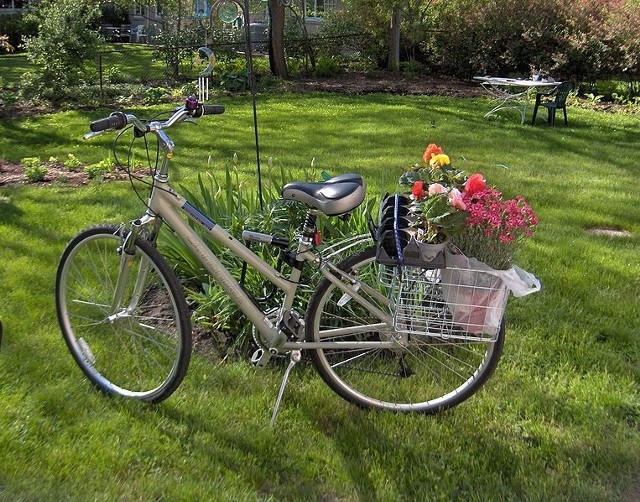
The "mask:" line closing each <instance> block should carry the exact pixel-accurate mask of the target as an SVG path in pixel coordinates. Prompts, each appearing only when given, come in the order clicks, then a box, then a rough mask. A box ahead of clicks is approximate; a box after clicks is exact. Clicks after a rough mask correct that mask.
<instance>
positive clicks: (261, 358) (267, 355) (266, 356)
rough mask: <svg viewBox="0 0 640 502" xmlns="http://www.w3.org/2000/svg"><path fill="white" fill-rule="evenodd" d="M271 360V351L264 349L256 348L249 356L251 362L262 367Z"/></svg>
mask: <svg viewBox="0 0 640 502" xmlns="http://www.w3.org/2000/svg"><path fill="white" fill-rule="evenodd" d="M270 360H271V352H269V351H268V350H264V349H258V350H256V351H255V352H254V353H253V355H252V356H251V364H253V365H254V366H256V367H258V368H264V367H265V366H266V365H267V363H268V362H269V361H270Z"/></svg>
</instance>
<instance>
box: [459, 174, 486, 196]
mask: <svg viewBox="0 0 640 502" xmlns="http://www.w3.org/2000/svg"><path fill="white" fill-rule="evenodd" d="M485 188H487V182H486V181H485V179H484V176H482V174H480V173H475V174H472V175H471V176H470V177H469V179H468V180H467V181H466V182H465V184H464V191H465V193H466V194H467V195H469V196H471V195H473V194H474V193H477V192H480V191H482V190H484V189H485Z"/></svg>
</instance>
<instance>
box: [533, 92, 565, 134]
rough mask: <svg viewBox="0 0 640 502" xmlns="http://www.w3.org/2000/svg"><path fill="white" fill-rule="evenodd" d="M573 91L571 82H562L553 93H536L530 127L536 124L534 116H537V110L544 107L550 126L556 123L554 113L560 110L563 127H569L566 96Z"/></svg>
mask: <svg viewBox="0 0 640 502" xmlns="http://www.w3.org/2000/svg"><path fill="white" fill-rule="evenodd" d="M572 90H573V82H562V83H561V84H560V85H559V86H558V87H556V88H555V89H554V90H553V91H551V92H548V93H544V92H538V93H536V104H535V105H534V107H533V119H532V120H531V125H533V124H535V122H536V115H537V114H538V108H539V107H540V106H544V107H545V108H546V109H547V112H548V117H547V122H549V124H551V125H555V123H556V111H557V110H562V111H563V112H564V125H566V126H567V125H569V122H568V121H567V96H568V95H569V93H570V92H571V91H572Z"/></svg>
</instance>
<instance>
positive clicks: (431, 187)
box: [429, 183, 447, 195]
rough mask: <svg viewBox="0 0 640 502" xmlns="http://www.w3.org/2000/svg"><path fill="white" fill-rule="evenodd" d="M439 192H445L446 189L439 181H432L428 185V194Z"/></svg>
mask: <svg viewBox="0 0 640 502" xmlns="http://www.w3.org/2000/svg"><path fill="white" fill-rule="evenodd" d="M439 193H447V189H446V188H445V187H443V186H442V185H441V184H440V183H432V184H431V185H429V195H437V194H439Z"/></svg>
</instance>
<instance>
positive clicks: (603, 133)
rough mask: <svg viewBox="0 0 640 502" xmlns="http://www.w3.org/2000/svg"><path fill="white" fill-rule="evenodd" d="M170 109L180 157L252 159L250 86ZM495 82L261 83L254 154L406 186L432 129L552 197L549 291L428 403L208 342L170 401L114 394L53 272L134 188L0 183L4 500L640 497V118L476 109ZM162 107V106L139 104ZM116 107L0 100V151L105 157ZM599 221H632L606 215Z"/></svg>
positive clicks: (181, 170) (518, 190) (373, 185)
mask: <svg viewBox="0 0 640 502" xmlns="http://www.w3.org/2000/svg"><path fill="white" fill-rule="evenodd" d="M221 102H222V103H223V104H225V105H226V106H227V112H226V114H225V115H222V116H216V117H211V118H205V119H202V120H200V121H199V125H198V126H197V127H196V126H194V125H188V124H186V125H184V126H181V127H180V128H176V129H174V130H173V131H174V133H173V134H172V138H173V139H174V140H175V141H176V144H177V148H176V158H175V168H176V169H175V175H176V176H175V177H176V179H178V180H180V182H181V183H183V184H186V185H191V186H193V185H194V184H195V178H196V174H197V173H201V172H204V171H206V170H207V169H221V168H222V167H224V166H225V165H228V164H229V163H230V162H231V159H232V157H233V154H234V153H237V156H238V165H239V167H240V170H241V172H242V173H243V175H244V176H245V177H247V178H249V177H250V176H252V173H253V172H254V171H255V165H254V160H255V153H254V151H253V131H252V122H251V118H252V112H251V105H250V101H249V99H248V98H246V97H239V98H230V97H225V98H222V99H221ZM487 104H488V103H487V102H486V101H485V100H473V99H446V98H439V97H402V96H387V95H369V96H366V97H355V96H352V97H346V96H336V95H325V94H315V95H314V94H305V95H296V94H287V95H273V94H265V95H260V96H259V97H258V107H259V111H258V113H259V122H260V141H261V147H262V158H263V164H265V165H266V161H267V159H268V158H269V157H271V158H272V159H273V164H274V165H275V166H285V167H286V168H287V169H288V170H290V171H291V172H293V173H294V175H297V174H299V175H301V176H302V175H303V174H304V171H309V170H310V169H311V168H310V165H311V163H312V160H313V163H314V165H315V168H314V169H315V171H317V172H318V173H319V172H320V171H321V170H327V171H330V172H332V173H340V172H344V171H355V172H358V173H362V174H363V175H364V176H365V177H366V179H367V181H368V193H369V195H370V196H376V195H377V194H381V193H383V192H384V191H386V190H390V189H394V187H395V183H396V181H397V178H398V176H399V175H400V174H401V173H402V172H403V171H404V170H405V169H406V168H407V167H408V166H409V165H411V164H413V163H414V162H417V161H418V160H419V159H420V157H421V155H422V152H423V149H424V147H425V145H426V144H427V143H430V142H435V143H438V144H440V145H441V146H443V147H444V148H445V150H446V152H447V153H448V154H449V155H450V156H451V159H452V161H453V163H454V165H455V166H457V167H460V168H463V169H465V170H467V171H469V172H475V171H480V172H482V173H484V174H485V176H486V177H487V178H488V180H489V182H490V183H492V184H495V185H497V186H498V187H500V188H501V189H502V190H503V191H504V192H505V194H506V195H509V196H513V195H516V194H522V195H524V196H525V197H526V198H527V200H528V201H529V202H530V203H531V205H532V206H533V208H534V210H535V211H536V212H537V214H538V216H539V218H540V225H539V229H538V232H537V234H536V236H535V238H534V239H532V240H531V241H529V242H528V244H527V246H526V247H525V249H523V251H522V253H521V254H520V257H519V260H518V262H519V264H520V266H522V267H523V268H525V269H527V270H529V271H531V272H534V273H535V274H536V275H537V276H538V277H539V278H540V279H541V281H542V284H543V289H542V291H541V292H540V293H538V294H536V295H532V296H530V297H526V298H523V299H513V298H512V299H511V300H510V303H509V307H508V310H507V339H506V343H505V353H504V355H503V358H502V360H501V362H500V364H499V365H498V368H497V370H496V373H495V375H494V376H493V377H492V379H491V380H490V381H489V382H488V383H487V385H486V386H485V387H484V388H483V389H482V390H481V391H480V392H479V393H478V394H477V395H476V396H474V397H473V398H471V399H470V400H469V401H466V402H465V403H463V404H461V405H460V406H459V407H457V408H455V409H453V410H450V411H448V412H446V413H443V414H441V415H438V416H406V415H394V414H389V413H379V412H370V411H363V410H360V409H357V408H355V407H354V406H352V405H350V404H348V403H346V402H343V401H342V400H341V399H340V398H339V397H337V396H336V395H334V394H332V393H331V391H330V390H329V389H328V388H327V387H326V386H325V385H324V384H323V383H322V381H321V379H320V378H319V377H318V376H317V375H315V374H314V373H313V372H312V371H311V368H310V367H307V366H304V367H301V368H297V369H296V370H295V371H294V372H293V373H292V377H291V379H290V383H289V387H288V389H287V393H286V394H285V399H284V402H283V407H282V409H281V413H280V416H279V418H278V422H277V427H276V428H275V429H273V430H271V429H269V427H268V424H269V419H270V414H271V410H272V406H273V403H274V401H275V397H276V393H277V389H278V385H279V382H280V379H281V376H282V373H283V367H281V366H278V365H275V366H272V367H269V368H268V369H266V370H257V369H254V368H253V367H251V366H250V365H249V364H248V363H246V362H243V361H241V362H228V361H227V362H220V361H219V360H217V359H215V358H213V357H212V356H208V355H206V354H202V353H198V355H196V356H195V357H194V359H193V361H192V364H191V367H190V370H189V373H188V374H187V377H186V378H185V381H184V383H183V384H182V386H181V387H180V388H179V389H178V390H177V391H176V393H175V394H174V395H173V396H172V397H171V398H169V399H168V400H167V401H165V402H163V403H162V404H160V405H158V406H155V407H154V406H148V405H143V404H140V403H136V402H128V401H123V400H118V399H109V398H105V397H104V396H102V395H101V394H99V393H98V392H96V391H95V390H94V389H92V388H91V386H90V385H89V384H88V383H87V381H86V380H85V379H84V378H83V377H82V374H81V372H80V370H79V369H78V368H77V367H76V366H75V364H74V362H73V361H72V359H71V356H70V355H69V353H68V351H67V350H66V348H65V345H64V342H63V340H62V337H61V335H60V332H59V329H58V327H57V321H56V316H55V308H54V294H53V289H54V279H55V270H56V264H57V260H58V257H59V255H60V253H61V252H62V249H63V247H64V245H65V243H66V242H67V241H68V240H69V239H70V238H71V237H72V236H73V235H74V234H75V233H76V232H78V231H79V230H81V229H82V228H83V227H85V226H88V225H91V224H93V223H96V222H101V221H105V220H107V221H112V222H121V221H127V220H129V219H131V218H133V217H136V216H138V215H139V213H141V212H142V210H143V208H142V207H141V204H140V202H139V201H138V200H137V199H136V198H135V195H133V194H132V192H131V190H130V188H129V186H128V184H126V183H109V184H99V183H93V184H90V185H88V186H85V187H82V188H71V187H66V186H64V185H63V184H58V185H56V186H53V187H47V188H42V187H33V186H20V187H11V188H2V189H0V263H2V266H1V267H0V287H1V288H2V289H1V292H0V318H1V319H2V322H3V325H4V340H3V343H2V348H1V350H0V410H1V411H0V465H1V466H2V468H1V469H0V500H59V499H70V500H87V499H94V500H113V499H124V500H151V499H166V500H175V499H179V500H213V499H216V500H218V499H223V500H258V499H269V498H271V499H274V500H280V499H283V500H319V499H323V500H432V499H462V500H468V499H471V500H485V499H493V500H504V499H511V500H522V499H531V500H580V501H583V500H634V499H637V498H638V493H639V492H638V490H639V486H640V472H639V467H638V465H639V464H638V458H640V434H639V427H640V392H639V390H638V388H639V387H638V383H639V381H640V300H639V298H640V261H639V260H638V256H639V251H640V246H639V244H640V239H639V237H638V236H639V235H640V208H639V207H638V204H637V200H638V198H637V186H638V182H637V180H638V174H639V169H640V166H639V160H638V159H639V156H638V153H639V149H638V146H639V145H638V138H640V124H639V123H638V120H637V117H634V116H623V115H610V114H604V113H596V112H592V111H587V110H581V109H573V108H571V109H570V110H569V121H570V126H569V127H568V128H565V127H564V126H562V125H558V126H557V127H555V128H551V127H548V126H547V125H546V124H545V125H543V124H542V123H540V125H538V126H536V127H531V126H528V125H524V126H522V125H520V124H519V120H518V118H517V116H516V115H515V114H514V115H509V114H508V113H507V114H506V115H504V116H502V117H500V118H497V119H494V120H486V119H484V118H483V114H484V111H486V109H487ZM138 111H139V112H140V113H145V114H147V115H151V114H152V113H156V112H158V111H159V109H158V108H153V109H145V110H138ZM107 113H108V111H107V110H102V111H96V112H85V111H73V112H64V113H57V114H52V115H43V116H38V117H31V118H24V119H19V120H0V157H2V158H5V159H7V160H12V161H19V160H20V159H21V158H23V157H27V156H29V157H33V156H40V157H41V158H43V159H47V158H48V157H49V156H58V157H62V156H64V155H66V154H68V153H73V154H75V155H76V156H77V157H78V158H79V159H80V160H82V161H84V162H87V163H89V162H96V161H98V160H101V159H102V158H104V157H105V148H107V147H108V146H109V145H110V144H111V142H112V139H113V138H112V137H109V136H105V135H103V136H101V137H99V138H96V139H95V140H93V141H91V142H83V141H82V140H81V139H80V136H81V134H82V133H83V132H85V130H86V124H87V123H88V121H89V120H93V119H95V118H98V117H101V116H104V115H106V114H107ZM594 226H601V227H612V228H616V229H620V230H626V231H628V232H629V233H630V237H621V238H611V237H606V236H599V235H594V234H591V233H589V232H587V231H586V230H585V229H587V228H590V227H594Z"/></svg>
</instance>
